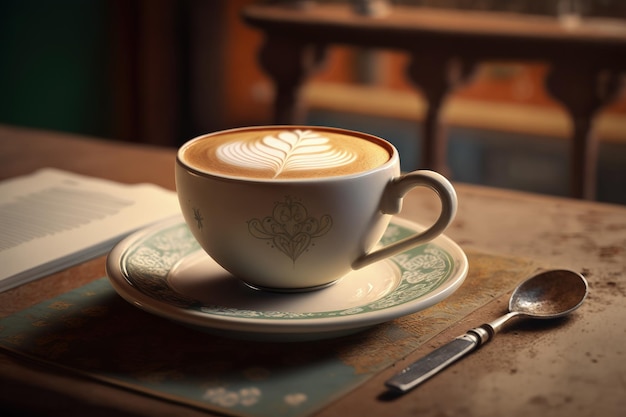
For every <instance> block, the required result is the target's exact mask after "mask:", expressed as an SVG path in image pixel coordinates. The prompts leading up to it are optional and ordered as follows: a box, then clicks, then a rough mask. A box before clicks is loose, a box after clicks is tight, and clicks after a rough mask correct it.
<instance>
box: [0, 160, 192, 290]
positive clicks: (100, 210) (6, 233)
mask: <svg viewBox="0 0 626 417" xmlns="http://www.w3.org/2000/svg"><path fill="white" fill-rule="evenodd" d="M178 213H180V208H179V205H178V199H177V197H176V193H175V192H172V191H168V190H165V189H163V188H161V187H158V186H156V185H153V184H135V185H127V184H120V183H116V182H112V181H107V180H102V179H97V178H91V177H86V176H82V175H77V174H73V173H69V172H65V171H60V170H57V169H52V168H45V169H42V170H39V171H37V172H35V173H33V174H30V175H26V176H23V177H17V178H12V179H8V180H5V181H2V182H0V291H5V290H7V289H10V288H13V287H16V286H18V285H21V284H24V283H26V282H29V281H32V280H35V279H37V278H41V277H43V276H45V275H49V274H51V273H53V272H56V271H59V270H61V269H64V268H67V267H69V266H72V265H75V264H78V263H81V262H83V261H85V260H88V259H91V258H94V257H97V256H100V255H103V254H105V253H107V252H108V251H109V250H110V249H111V248H112V247H113V245H114V244H115V243H117V242H118V241H119V240H120V239H122V238H123V237H124V236H126V235H128V234H130V233H131V232H133V231H135V230H137V229H140V228H142V227H145V226H147V225H149V224H152V223H154V222H157V221H159V220H162V219H164V218H167V217H170V216H173V215H176V214H178Z"/></svg>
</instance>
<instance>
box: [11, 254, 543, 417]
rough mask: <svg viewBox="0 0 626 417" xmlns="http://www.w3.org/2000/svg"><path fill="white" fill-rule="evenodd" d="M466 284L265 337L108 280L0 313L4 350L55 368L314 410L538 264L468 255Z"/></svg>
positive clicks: (198, 399)
mask: <svg viewBox="0 0 626 417" xmlns="http://www.w3.org/2000/svg"><path fill="white" fill-rule="evenodd" d="M468 258H469V265H470V270H469V274H468V277H467V279H466V281H465V283H464V284H463V285H462V286H461V288H460V289H459V290H458V291H457V292H456V293H455V294H454V295H452V296H451V297H450V298H448V299H447V300H445V301H443V302H441V303H439V304H437V305H436V306H433V307H431V308H429V309H427V310H425V311H423V312H421V313H416V314H413V315H410V316H406V317H403V318H401V319H397V320H394V321H392V322H390V323H385V324H382V325H379V326H376V327H374V328H372V329H370V330H367V331H364V332H362V333H358V334H355V335H351V336H346V337H342V338H338V339H332V340H325V341H317V342H314V343H311V342H308V343H269V342H250V341H245V342H242V341H238V340H232V339H227V338H222V337H218V336H214V335H210V334H207V333H202V332H199V331H197V330H193V329H189V328H186V327H184V326H181V325H179V324H176V323H172V322H169V321H167V320H163V319H161V318H158V317H155V316H153V315H150V314H148V313H145V312H143V311H141V310H139V309H136V308H134V307H133V306H132V305H130V304H129V303H127V302H125V301H123V300H122V299H121V297H119V296H118V295H117V294H116V293H115V291H114V290H113V288H112V287H111V285H110V283H109V281H108V279H106V278H102V279H99V280H97V281H94V282H92V283H90V284H88V285H86V286H83V287H81V288H78V289H75V290H73V291H71V292H68V293H66V294H63V295H61V296H59V297H57V298H54V299H51V300H48V301H46V302H43V303H41V304H38V305H36V306H34V307H32V308H29V309H27V310H24V311H22V312H19V313H17V314H15V315H13V316H10V317H7V318H5V319H2V320H0V348H3V349H4V350H6V351H9V352H11V353H12V354H14V355H17V356H21V357H25V358H29V359H32V360H35V361H37V362H39V363H45V364H48V365H50V366H53V367H55V368H57V369H64V370H66V371H68V372H72V373H78V374H80V375H82V376H87V377H89V378H94V379H96V380H99V381H103V382H106V383H110V384H114V385H117V386H120V387H124V388H126V389H131V390H134V391H136V392H141V393H143V394H146V395H152V396H155V397H158V398H162V399H165V400H168V401H173V402H176V403H180V404H186V405H189V406H193V407H198V408H202V409H207V410H213V411H217V412H221V413H225V414H229V415H238V416H254V417H266V416H267V417H269V416H272V417H300V416H305V415H309V414H311V413H313V412H315V411H316V410H319V409H320V408H321V407H323V406H325V405H327V404H329V403H330V402H331V401H333V400H334V399H336V398H338V397H340V396H342V395H343V394H345V393H346V392H348V391H349V390H352V389H354V388H355V387H357V386H358V385H360V384H362V383H363V382H365V381H366V380H368V379H369V378H370V377H372V376H373V375H375V374H376V373H377V372H379V371H381V370H383V369H385V368H386V367H388V366H390V365H391V364H393V363H394V362H395V361H397V360H399V359H401V358H403V357H405V356H406V355H408V354H409V353H410V352H412V351H413V350H414V349H416V348H417V347H418V346H419V345H420V344H422V343H424V342H426V341H427V340H428V339H430V338H432V337H433V336H435V335H437V334H438V333H439V332H441V331H442V330H444V329H446V328H447V327H448V326H450V325H451V324H453V323H456V322H458V321H459V320H461V319H462V318H464V317H465V316H467V315H468V314H470V313H471V312H473V311H474V310H476V309H477V308H479V307H481V306H483V305H485V304H486V303H488V302H489V301H491V300H492V299H494V298H496V297H498V296H500V295H502V294H504V293H506V292H507V291H509V290H511V289H512V288H513V287H514V286H515V285H516V284H517V283H518V282H519V281H521V280H522V279H524V278H525V277H526V276H528V275H530V274H531V273H532V272H533V271H534V270H536V269H537V268H536V266H535V265H534V264H533V263H532V262H529V261H526V260H521V259H512V258H503V257H499V256H493V255H486V254H480V253H471V252H470V253H468Z"/></svg>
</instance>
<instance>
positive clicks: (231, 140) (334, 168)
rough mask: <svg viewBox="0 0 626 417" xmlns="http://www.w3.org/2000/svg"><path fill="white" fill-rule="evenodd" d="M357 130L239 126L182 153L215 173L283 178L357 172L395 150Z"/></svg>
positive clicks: (192, 164) (386, 158) (190, 161)
mask: <svg viewBox="0 0 626 417" xmlns="http://www.w3.org/2000/svg"><path fill="white" fill-rule="evenodd" d="M356 135H357V134H356V133H351V134H349V135H348V134H346V133H344V132H341V131H323V130H320V129H313V128H311V129H289V130H287V129H285V128H283V127H279V128H276V129H272V130H268V129H267V128H258V129H249V130H248V131H246V132H240V131H237V130H235V131H230V132H225V133H224V134H221V135H217V136H214V137H212V138H210V139H207V140H202V141H197V142H195V143H193V144H191V145H189V146H187V147H186V148H185V149H184V153H183V154H182V155H181V158H182V159H183V160H184V161H185V163H186V164H187V165H189V166H190V167H193V168H196V169H198V170H199V171H204V172H208V173H213V174H216V175H224V176H233V177H245V178H254V179H265V180H282V179H303V178H323V177H334V176H341V175H350V174H356V173H359V172H364V171H368V170H370V169H373V168H376V167H378V166H380V165H382V164H384V163H385V162H387V161H389V159H390V158H391V156H392V155H393V151H392V149H390V148H389V146H388V145H387V143H386V142H382V141H379V140H377V139H376V138H374V137H370V136H368V135H362V136H356Z"/></svg>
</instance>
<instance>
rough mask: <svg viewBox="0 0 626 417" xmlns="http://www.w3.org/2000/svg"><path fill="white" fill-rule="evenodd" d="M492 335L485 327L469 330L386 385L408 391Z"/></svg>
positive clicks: (414, 363)
mask: <svg viewBox="0 0 626 417" xmlns="http://www.w3.org/2000/svg"><path fill="white" fill-rule="evenodd" d="M492 335H493V334H491V332H490V331H488V330H486V329H484V328H483V327H477V328H475V329H472V330H469V331H468V332H467V333H465V334H464V335H462V336H459V337H457V338H455V339H454V340H452V341H451V342H448V343H446V344H445V345H443V346H441V347H440V348H437V349H436V350H434V351H432V352H431V353H429V354H428V355H426V356H424V357H423V358H421V359H418V360H417V361H416V362H413V363H412V364H411V365H409V366H407V367H406V368H404V369H403V370H402V371H400V372H399V373H397V374H396V375H395V376H393V377H391V378H390V379H388V380H387V381H386V382H385V385H386V386H387V388H390V389H391V390H393V391H395V392H397V393H404V392H407V391H409V390H410V389H412V388H415V387H416V386H418V385H419V384H421V383H422V382H424V381H426V380H427V379H428V378H430V377H432V376H433V375H435V374H437V373H438V372H439V371H441V370H442V369H444V368H446V367H447V366H449V365H451V364H452V363H454V362H456V361H457V360H459V359H460V358H462V357H463V356H465V355H467V354H468V353H470V352H471V351H473V350H475V349H477V348H478V347H479V346H480V345H482V344H483V343H485V342H487V341H488V340H489V339H490V338H491V336H492Z"/></svg>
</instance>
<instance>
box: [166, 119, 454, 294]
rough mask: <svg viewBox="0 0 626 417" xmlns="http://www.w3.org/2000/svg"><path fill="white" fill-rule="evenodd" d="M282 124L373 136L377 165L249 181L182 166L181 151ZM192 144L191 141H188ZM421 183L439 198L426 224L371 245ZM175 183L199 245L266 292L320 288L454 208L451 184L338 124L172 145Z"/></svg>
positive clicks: (405, 244)
mask: <svg viewBox="0 0 626 417" xmlns="http://www.w3.org/2000/svg"><path fill="white" fill-rule="evenodd" d="M277 130H284V131H285V132H287V134H290V132H302V131H305V132H314V133H315V134H319V135H320V136H324V135H325V134H326V135H331V134H334V133H336V134H341V135H345V136H346V137H347V140H356V141H364V140H366V141H370V142H374V143H376V144H378V145H380V146H381V147H383V148H384V149H386V150H387V151H388V154H389V157H388V159H387V160H386V162H383V163H382V164H379V165H378V166H376V167H373V168H370V169H368V170H366V171H362V172H356V173H352V174H343V175H337V176H324V175H323V174H322V170H320V171H319V173H320V174H319V175H320V176H314V177H312V178H311V177H309V178H289V179H271V178H270V179H259V178H252V177H249V176H248V177H246V176H242V175H238V174H228V175H226V174H223V173H221V174H220V173H217V172H215V171H213V170H212V169H211V166H210V165H211V164H210V163H207V164H206V166H204V167H201V166H199V164H197V163H193V164H192V163H190V161H189V160H188V158H187V157H186V156H185V155H186V150H187V149H188V148H190V147H193V146H197V144H198V143H199V142H200V141H212V140H213V141H214V140H216V139H219V136H221V135H224V134H228V135H231V136H232V135H233V134H235V135H238V134H241V135H248V136H249V135H250V133H251V132H254V133H256V132H258V133H259V135H262V134H264V133H265V132H275V131H277ZM194 144H195V145H194ZM418 186H423V187H427V188H430V189H432V190H434V191H435V192H436V194H437V195H438V196H439V199H440V200H441V208H440V211H441V212H440V215H439V217H438V219H437V220H436V221H435V223H434V224H433V225H432V226H430V227H429V228H427V229H426V230H424V231H423V232H420V233H416V234H415V235H413V236H410V237H408V238H406V239H404V240H401V241H399V242H396V243H394V244H391V245H389V246H386V247H382V248H378V247H376V245H377V243H378V241H379V240H380V238H381V237H382V235H383V233H384V232H385V230H386V228H387V226H388V224H389V221H390V219H391V215H393V214H397V213H399V211H400V209H401V206H402V199H403V197H404V195H405V194H406V193H407V192H408V191H409V190H411V189H412V188H414V187H418ZM176 188H177V193H178V198H179V202H180V206H181V210H182V213H183V216H184V218H185V221H186V223H187V225H188V226H189V228H190V230H191V232H192V234H193V235H194V237H195V238H196V240H197V241H198V243H199V244H200V246H202V248H203V249H204V250H205V251H206V252H207V253H208V254H209V255H210V256H211V257H212V258H213V259H214V260H215V261H216V262H217V263H219V264H220V265H221V266H222V267H223V268H225V269H226V270H228V271H229V272H231V273H232V274H233V275H234V276H235V277H237V278H239V279H241V280H242V281H244V282H245V283H246V284H248V285H250V286H252V287H255V288H259V289H269V290H276V291H306V290H311V289H317V288H322V287H324V286H327V285H329V284H332V283H333V282H335V281H337V280H338V279H340V278H342V277H343V276H344V275H346V274H347V273H348V272H350V271H351V270H353V269H360V268H362V267H364V266H366V265H369V264H371V263H373V262H377V261H380V260H382V259H385V258H388V257H390V256H392V255H395V254H397V253H400V252H402V251H405V250H407V249H409V248H411V247H414V246H417V245H419V244H422V243H425V242H428V241H429V240H432V239H433V238H435V237H437V236H438V235H440V234H441V233H442V232H443V231H444V230H445V229H446V228H447V227H448V225H449V224H450V222H451V221H452V219H453V218H454V216H455V214H456V209H457V198H456V193H455V190H454V188H453V186H452V185H451V184H450V182H449V181H448V180H447V179H446V178H444V177H443V176H442V175H440V174H438V173H436V172H433V171H427V170H419V171H414V172H410V173H407V174H401V173H400V160H399V156H398V151H397V150H396V149H395V147H394V146H393V145H391V144H390V143H388V142H387V141H384V140H383V139H381V138H378V137H375V136H371V135H367V134H365V133H360V132H352V131H347V130H344V129H336V128H327V127H309V126H264V127H250V128H240V129H233V130H228V131H222V132H215V133H211V134H208V135H203V136H200V137H197V138H195V139H192V140H190V141H189V142H187V143H186V144H184V145H183V146H182V147H181V148H180V149H179V151H178V156H177V162H176Z"/></svg>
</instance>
